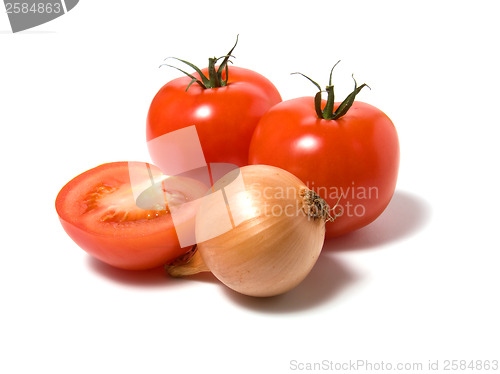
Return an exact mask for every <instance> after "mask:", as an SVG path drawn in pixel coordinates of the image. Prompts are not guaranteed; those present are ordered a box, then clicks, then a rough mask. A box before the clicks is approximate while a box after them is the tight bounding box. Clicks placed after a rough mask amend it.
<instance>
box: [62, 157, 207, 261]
mask: <svg viewBox="0 0 500 374" xmlns="http://www.w3.org/2000/svg"><path fill="white" fill-rule="evenodd" d="M159 177H161V172H160V171H159V169H157V168H156V167H154V166H152V165H149V164H146V163H141V162H113V163H108V164H103V165H100V166H97V167H96V168H94V169H91V170H88V171H86V172H84V173H82V174H80V175H78V176H77V177H75V178H74V179H72V180H71V181H70V182H68V183H67V184H66V185H65V186H64V187H63V188H62V189H61V191H60V192H59V194H58V195H57V198H56V210H57V213H58V214H59V218H60V221H61V224H62V226H63V228H64V230H65V231H66V233H67V234H68V235H69V236H70V237H71V238H72V239H73V240H74V241H75V242H76V244H78V245H79V246H80V247H81V248H83V249H84V250H85V251H86V252H88V253H89V254H90V255H92V256H93V257H95V258H97V259H99V260H101V261H103V262H105V263H107V264H109V265H112V266H115V267H118V268H123V269H131V270H144V269H151V268H155V267H158V266H161V265H163V264H165V263H167V262H169V261H170V260H172V259H175V258H177V257H178V256H180V255H182V254H184V253H185V252H187V251H188V250H189V249H190V248H191V247H187V248H181V247H180V245H179V241H178V239H177V235H176V230H175V228H174V225H173V221H172V217H171V214H170V211H169V209H168V206H167V204H165V200H163V196H161V197H160V199H162V201H159V199H158V196H154V194H155V190H151V189H147V187H148V186H149V187H151V186H152V182H151V180H152V178H155V179H154V180H159ZM131 180H133V182H131ZM155 186H160V187H159V189H158V191H159V193H160V195H161V194H167V195H168V196H169V197H172V198H174V199H177V198H179V199H181V200H183V201H184V200H186V201H190V200H193V199H195V198H197V197H199V196H202V195H203V194H204V192H205V191H206V190H207V187H206V186H204V185H202V184H201V183H199V182H196V181H192V180H187V179H186V178H180V177H174V178H169V179H168V180H165V179H162V180H160V182H159V184H155ZM134 189H135V192H136V194H137V192H138V191H139V192H140V191H143V192H144V194H141V195H139V198H137V199H136V197H135V195H134V192H133V190H134ZM151 191H153V193H152V192H151ZM169 201H173V200H169ZM138 203H142V206H141V207H138V206H137V204H138ZM193 216H194V214H193ZM192 218H193V217H190V218H187V219H192Z"/></svg>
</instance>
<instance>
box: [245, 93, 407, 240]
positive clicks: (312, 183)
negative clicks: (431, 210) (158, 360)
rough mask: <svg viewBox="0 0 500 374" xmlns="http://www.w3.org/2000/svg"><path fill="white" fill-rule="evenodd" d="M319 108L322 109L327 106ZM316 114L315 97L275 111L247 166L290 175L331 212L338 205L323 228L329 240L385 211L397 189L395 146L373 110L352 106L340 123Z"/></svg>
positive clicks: (385, 120)
mask: <svg viewBox="0 0 500 374" xmlns="http://www.w3.org/2000/svg"><path fill="white" fill-rule="evenodd" d="M331 87H333V86H331ZM332 90H333V88H332ZM332 92H333V91H332ZM332 96H333V95H332ZM354 96H355V95H354ZM352 100H354V97H352ZM318 103H321V108H322V109H324V108H325V105H326V101H325V100H322V101H321V102H319V101H318ZM332 103H333V102H332ZM339 105H340V103H335V104H334V110H336V109H337V108H338V107H339ZM320 110H321V109H320ZM317 113H318V111H317V110H316V108H315V99H314V98H313V97H302V98H297V99H293V100H289V101H285V102H283V103H280V104H278V105H276V106H275V107H273V108H272V109H271V110H270V111H269V112H268V113H267V114H266V115H265V116H264V117H263V118H262V119H261V121H260V122H259V124H258V126H257V128H256V131H255V134H254V136H253V139H252V142H251V146H250V152H249V162H250V164H268V165H273V166H277V167H280V168H282V169H285V170H288V171H289V172H291V173H293V174H295V175H296V176H297V177H298V178H299V179H301V180H302V181H304V183H306V184H307V185H308V187H309V188H311V189H312V190H314V191H316V192H317V193H318V194H319V195H320V196H321V197H323V198H324V199H325V200H326V201H327V202H328V204H329V205H330V207H331V208H333V207H335V206H336V205H337V207H336V208H335V209H334V210H333V212H332V215H335V214H338V216H337V218H336V219H335V221H334V222H329V223H327V225H326V230H327V232H326V235H327V237H333V236H338V235H342V234H345V233H347V232H350V231H353V230H356V229H359V228H361V227H363V226H365V225H367V224H369V223H370V222H372V221H373V220H375V219H376V218H377V217H378V216H379V215H380V214H381V213H382V212H383V210H384V209H385V208H386V207H387V205H388V204H389V201H390V200H391V198H392V196H393V193H394V189H395V186H396V180H397V175H398V167H399V141H398V136H397V133H396V129H395V127H394V124H393V123H392V121H391V120H390V119H389V117H388V116H387V115H385V114H384V113H383V112H382V111H380V110H379V109H377V108H376V107H374V106H372V105H369V104H366V103H363V102H359V101H354V103H353V104H352V107H351V108H350V109H349V110H348V111H347V113H346V114H344V115H343V116H341V117H340V118H338V119H323V118H321V119H320V118H319V117H318V114H317Z"/></svg>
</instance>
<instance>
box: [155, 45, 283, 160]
mask: <svg viewBox="0 0 500 374" xmlns="http://www.w3.org/2000/svg"><path fill="white" fill-rule="evenodd" d="M237 42H238V40H236V43H237ZM235 46H236V44H235V45H234V46H233V48H232V49H231V50H230V51H229V53H228V54H227V55H226V56H223V57H221V58H219V59H217V58H210V59H209V66H208V68H205V69H199V68H197V67H196V66H195V65H193V64H191V63H189V62H187V61H184V60H179V59H177V60H179V61H181V62H183V63H186V64H188V65H189V66H190V67H192V68H193V69H195V72H194V73H192V74H190V73H186V72H185V71H183V70H181V69H178V68H176V69H178V70H181V71H182V72H183V73H185V74H186V76H185V77H181V78H177V79H174V80H172V81H170V82H168V83H167V84H165V85H164V86H163V87H162V88H161V89H160V90H159V91H158V93H157V94H156V96H155V97H154V99H153V100H152V102H151V105H150V108H149V112H148V116H147V125H146V138H147V141H148V147H149V150H150V153H151V154H152V153H153V152H154V150H153V149H152V147H151V146H150V143H149V141H151V140H153V139H155V138H158V137H160V136H162V135H164V134H167V133H170V132H172V131H175V130H179V129H183V128H186V127H189V126H193V125H194V126H195V127H196V132H197V134H198V137H199V141H200V143H201V148H202V150H203V155H204V156H205V161H206V162H207V163H232V164H235V165H237V166H244V165H246V164H247V163H248V148H249V144H250V139H251V137H252V134H253V131H254V129H255V126H257V123H258V121H259V120H260V118H261V117H262V116H263V115H264V114H265V113H266V112H267V111H268V110H269V109H270V108H271V107H272V106H273V105H275V104H277V103H278V102H280V101H281V96H280V94H279V92H278V90H277V89H276V87H275V86H274V85H273V84H272V83H271V82H270V81H269V80H268V79H267V78H265V77H264V76H262V75H260V74H258V73H256V72H254V71H252V70H248V69H244V68H238V67H228V62H229V57H230V55H231V53H232V51H233V49H234V47H235ZM220 59H223V60H222V62H221V64H220V65H219V66H216V64H217V62H218V61H219V60H220ZM168 66H171V65H168ZM172 67H174V66H172ZM152 157H153V154H152ZM153 159H154V157H153Z"/></svg>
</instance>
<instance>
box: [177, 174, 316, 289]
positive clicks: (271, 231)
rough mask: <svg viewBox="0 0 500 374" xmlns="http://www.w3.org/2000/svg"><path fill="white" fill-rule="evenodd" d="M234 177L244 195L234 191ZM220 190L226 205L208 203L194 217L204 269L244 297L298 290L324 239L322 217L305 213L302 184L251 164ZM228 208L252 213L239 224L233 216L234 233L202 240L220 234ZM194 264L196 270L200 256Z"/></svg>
mask: <svg viewBox="0 0 500 374" xmlns="http://www.w3.org/2000/svg"><path fill="white" fill-rule="evenodd" d="M238 173H241V174H240V175H238ZM238 178H239V180H240V181H241V178H242V180H243V184H244V189H243V190H241V189H239V190H238V189H236V190H235V189H234V188H232V187H234V185H235V183H236V182H235V181H237V180H238ZM222 188H223V189H224V191H225V195H226V196H225V201H226V204H222V205H221V204H220V200H217V199H206V200H204V201H202V203H201V205H200V209H199V211H198V212H197V215H196V238H197V242H198V252H199V254H200V255H201V259H202V260H203V262H204V263H205V265H206V267H207V268H208V269H209V270H210V271H211V272H212V273H213V274H214V275H215V277H217V278H218V279H219V280H220V281H221V282H222V283H224V284H225V285H226V286H228V287H229V288H231V289H233V290H234V291H236V292H239V293H241V294H244V295H249V296H257V297H267V296H275V295H279V294H282V293H285V292H287V291H289V290H291V289H293V288H294V287H296V286H297V285H298V284H299V283H300V282H302V280H304V278H305V277H306V276H307V275H308V274H309V272H310V271H311V269H312V268H313V266H314V264H315V263H316V260H317V259H318V257H319V254H320V252H321V249H322V247H323V243H324V238H325V217H312V216H310V215H308V214H307V213H306V212H310V211H311V209H310V199H309V200H308V199H306V198H305V197H304V192H305V191H309V190H308V189H307V187H306V185H305V184H304V183H303V182H302V181H300V180H299V179H298V178H297V177H295V176H294V175H292V174H291V173H289V172H287V171H285V170H282V169H279V168H276V167H273V166H267V165H249V166H245V167H242V168H240V169H238V170H235V171H233V172H231V173H228V174H227V175H226V176H224V177H223V178H221V179H220V180H219V181H218V182H217V183H215V185H214V191H216V192H217V191H219V192H220V190H221V189H222ZM235 191H236V192H235ZM280 191H282V192H281V193H280ZM212 195H213V194H212ZM322 201H323V200H322ZM323 202H324V201H323ZM231 207H233V208H234V207H236V208H241V207H247V208H248V207H250V209H249V210H248V209H247V210H248V211H247V212H246V213H245V215H246V216H245V217H244V220H242V221H241V222H239V223H238V224H237V225H235V224H234V223H235V222H234V217H233V221H232V222H231V223H232V229H230V230H229V231H226V232H223V233H222V234H220V235H216V236H215V237H212V238H209V239H208V240H204V238H207V237H209V236H210V235H209V234H207V233H210V231H214V232H217V231H218V230H219V231H220V229H221V227H220V226H221V222H222V220H221V219H220V217H223V216H224V215H225V214H226V215H227V212H228V209H229V210H230V208H231ZM280 212H281V214H279V213H280ZM231 213H233V215H234V213H236V215H238V214H240V213H241V212H239V211H236V212H234V209H233V210H232V211H231ZM240 215H241V214H240ZM240 218H241V217H240ZM193 257H194V256H193ZM195 259H197V261H198V266H199V260H200V258H199V256H196V257H195ZM188 267H189V266H188ZM178 275H179V274H178Z"/></svg>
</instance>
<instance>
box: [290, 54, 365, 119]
mask: <svg viewBox="0 0 500 374" xmlns="http://www.w3.org/2000/svg"><path fill="white" fill-rule="evenodd" d="M339 62H340V60H339V61H337V63H336V64H335V65H333V67H332V70H331V71H330V80H329V81H328V86H326V88H325V90H322V89H321V86H320V85H319V84H318V83H316V82H315V81H313V80H312V79H311V78H309V77H308V76H307V75H304V74H302V73H298V72H297V73H292V74H299V75H302V76H303V77H305V78H307V79H308V80H309V81H311V82H312V83H313V84H314V85H315V86H316V87H317V88H318V90H319V92H318V93H317V94H316V95H315V96H314V109H315V110H316V114H317V116H318V118H319V119H329V120H336V119H339V118H340V117H342V116H343V115H345V114H346V113H347V112H348V111H349V109H350V108H351V106H352V104H353V103H354V100H355V98H356V95H357V94H358V93H359V92H360V91H361V90H362V89H363V87H368V88H370V86H368V85H367V84H366V83H363V84H362V85H361V86H359V87H358V84H357V82H356V79H354V74H353V75H352V79H353V80H354V91H352V92H351V93H350V94H349V95H348V96H347V97H346V98H345V99H344V101H342V103H340V105H339V106H338V107H337V110H334V107H335V93H334V86H333V84H332V74H333V69H335V66H337V64H338V63H339ZM370 89H371V88H370ZM323 92H326V93H327V95H328V96H327V99H326V105H325V107H324V108H323V109H322V108H321V104H322V100H321V94H322V93H323Z"/></svg>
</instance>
